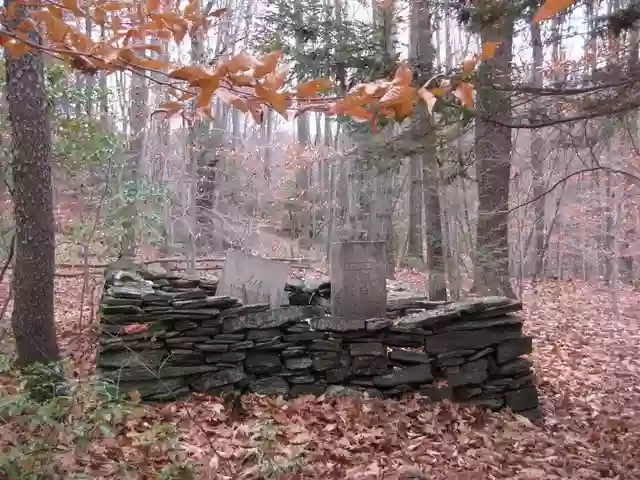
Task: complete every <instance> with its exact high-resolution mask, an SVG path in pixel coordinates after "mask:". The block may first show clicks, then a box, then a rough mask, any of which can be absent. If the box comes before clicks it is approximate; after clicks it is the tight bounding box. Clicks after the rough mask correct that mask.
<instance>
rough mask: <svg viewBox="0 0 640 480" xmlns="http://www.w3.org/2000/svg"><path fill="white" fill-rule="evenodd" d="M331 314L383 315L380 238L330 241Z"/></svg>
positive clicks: (382, 248) (382, 247) (384, 278)
mask: <svg viewBox="0 0 640 480" xmlns="http://www.w3.org/2000/svg"><path fill="white" fill-rule="evenodd" d="M330 260H331V315H332V316H334V317H344V318H348V319H367V318H374V317H386V315H387V262H386V246H385V243H384V242H355V241H354V242H334V243H332V244H331V259H330Z"/></svg>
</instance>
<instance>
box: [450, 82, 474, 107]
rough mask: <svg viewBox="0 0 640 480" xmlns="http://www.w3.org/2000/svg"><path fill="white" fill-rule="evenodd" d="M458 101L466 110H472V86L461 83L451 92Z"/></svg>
mask: <svg viewBox="0 0 640 480" xmlns="http://www.w3.org/2000/svg"><path fill="white" fill-rule="evenodd" d="M453 93H454V95H455V96H456V97H458V99H459V100H460V103H462V105H464V106H465V107H467V108H473V85H472V84H470V83H461V84H460V85H458V88H457V89H456V91H455V92H453Z"/></svg>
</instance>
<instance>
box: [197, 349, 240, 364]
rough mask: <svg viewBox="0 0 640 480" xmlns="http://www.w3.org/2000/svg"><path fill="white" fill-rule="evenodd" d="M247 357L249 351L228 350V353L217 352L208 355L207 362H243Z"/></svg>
mask: <svg viewBox="0 0 640 480" xmlns="http://www.w3.org/2000/svg"><path fill="white" fill-rule="evenodd" d="M245 358H247V352H245V351H242V350H241V351H239V352H226V353H217V354H213V355H207V358H206V360H207V363H220V362H222V363H235V362H241V361H242V360H244V359H245Z"/></svg>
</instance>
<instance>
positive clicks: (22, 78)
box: [5, 0, 60, 366]
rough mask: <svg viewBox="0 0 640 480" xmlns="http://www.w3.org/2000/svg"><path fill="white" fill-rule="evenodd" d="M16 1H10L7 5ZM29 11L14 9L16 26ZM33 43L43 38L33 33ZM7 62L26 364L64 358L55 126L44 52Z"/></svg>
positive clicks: (16, 326) (18, 319)
mask: <svg viewBox="0 0 640 480" xmlns="http://www.w3.org/2000/svg"><path fill="white" fill-rule="evenodd" d="M14 1H15V0H8V2H7V6H8V7H9V6H10V5H11V4H13V3H14ZM27 16H28V13H27V10H26V7H18V8H17V9H16V19H15V22H16V24H19V23H20V22H21V21H23V20H24V19H25V18H27ZM30 39H31V41H32V42H35V43H40V42H41V38H40V36H39V35H38V34H37V33H36V32H35V31H32V32H31V36H30ZM5 58H6V59H7V63H6V68H7V87H6V88H7V102H8V104H9V118H10V121H11V131H12V135H13V164H12V172H13V185H14V186H13V190H14V191H13V202H14V218H15V228H16V243H15V264H14V273H13V295H14V297H13V298H14V306H13V313H12V316H11V325H12V327H13V332H14V335H15V338H16V346H17V351H18V360H19V362H20V364H21V365H23V366H27V365H30V364H32V363H35V362H43V363H48V362H53V361H58V360H59V359H60V351H59V348H58V344H57V341H56V329H55V323H54V276H53V275H54V262H55V243H54V215H53V199H52V187H51V124H50V121H49V113H50V111H49V99H48V96H47V91H46V88H45V77H44V62H43V58H42V54H41V53H39V52H38V51H36V50H34V51H32V52H31V53H28V54H26V55H23V56H21V57H17V58H14V57H11V55H10V53H9V52H8V51H5Z"/></svg>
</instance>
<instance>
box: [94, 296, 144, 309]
mask: <svg viewBox="0 0 640 480" xmlns="http://www.w3.org/2000/svg"><path fill="white" fill-rule="evenodd" d="M100 303H101V304H102V305H104V306H113V307H121V306H134V307H140V306H142V300H140V299H134V298H114V297H110V296H108V295H105V296H103V297H102V300H101V301H100Z"/></svg>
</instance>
